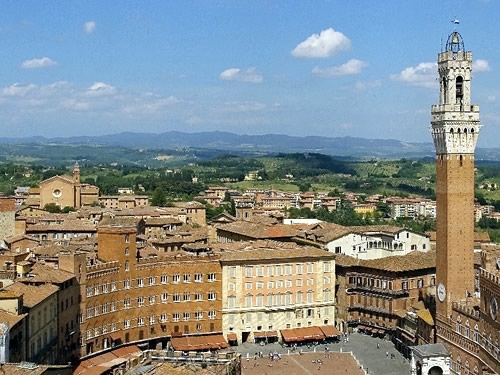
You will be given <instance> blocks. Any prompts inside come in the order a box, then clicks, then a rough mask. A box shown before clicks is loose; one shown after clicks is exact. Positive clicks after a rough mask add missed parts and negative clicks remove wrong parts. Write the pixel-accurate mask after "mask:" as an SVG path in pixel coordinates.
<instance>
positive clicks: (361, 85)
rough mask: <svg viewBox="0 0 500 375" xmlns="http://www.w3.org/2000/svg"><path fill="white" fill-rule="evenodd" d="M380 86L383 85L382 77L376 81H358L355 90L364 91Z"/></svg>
mask: <svg viewBox="0 0 500 375" xmlns="http://www.w3.org/2000/svg"><path fill="white" fill-rule="evenodd" d="M380 86H382V81H381V80H380V79H377V80H375V81H358V82H356V83H355V84H354V90H355V91H359V92H362V91H366V90H369V89H373V88H375V87H380Z"/></svg>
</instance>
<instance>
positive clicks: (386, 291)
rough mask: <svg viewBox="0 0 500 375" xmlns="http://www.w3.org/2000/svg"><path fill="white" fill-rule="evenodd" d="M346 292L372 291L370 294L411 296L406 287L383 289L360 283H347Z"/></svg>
mask: <svg viewBox="0 0 500 375" xmlns="http://www.w3.org/2000/svg"><path fill="white" fill-rule="evenodd" d="M346 293H347V294H352V293H370V294H375V295H386V296H387V295H389V296H392V297H408V296H409V292H408V290H405V289H401V290H392V289H382V288H377V287H375V286H369V285H360V284H347V286H346Z"/></svg>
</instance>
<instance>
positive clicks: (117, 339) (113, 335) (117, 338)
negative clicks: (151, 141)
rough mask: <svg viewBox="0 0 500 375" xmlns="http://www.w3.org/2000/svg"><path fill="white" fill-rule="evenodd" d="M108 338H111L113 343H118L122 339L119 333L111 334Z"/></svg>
mask: <svg viewBox="0 0 500 375" xmlns="http://www.w3.org/2000/svg"><path fill="white" fill-rule="evenodd" d="M109 337H111V340H113V341H119V340H121V339H122V335H120V333H119V332H113V333H112V334H111V335H109Z"/></svg>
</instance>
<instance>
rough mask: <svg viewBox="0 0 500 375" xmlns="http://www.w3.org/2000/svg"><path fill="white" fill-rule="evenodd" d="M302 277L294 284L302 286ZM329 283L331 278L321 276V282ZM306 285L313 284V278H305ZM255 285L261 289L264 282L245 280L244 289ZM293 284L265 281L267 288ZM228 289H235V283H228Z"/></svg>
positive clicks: (283, 281) (288, 281) (291, 283)
mask: <svg viewBox="0 0 500 375" xmlns="http://www.w3.org/2000/svg"><path fill="white" fill-rule="evenodd" d="M303 281H304V280H303V279H297V280H295V286H297V287H301V286H303ZM330 283H331V278H330V277H324V278H323V284H325V285H329V284H330ZM306 285H307V286H313V285H314V279H313V278H309V279H307V280H306ZM254 286H255V289H263V288H264V282H263V281H257V282H255V283H253V282H251V281H247V282H245V289H246V290H250V289H253V287H254ZM292 286H293V280H276V281H268V282H267V289H274V288H277V289H279V288H283V287H285V288H291V287H292ZM228 287H229V290H235V289H236V284H235V283H229V285H228Z"/></svg>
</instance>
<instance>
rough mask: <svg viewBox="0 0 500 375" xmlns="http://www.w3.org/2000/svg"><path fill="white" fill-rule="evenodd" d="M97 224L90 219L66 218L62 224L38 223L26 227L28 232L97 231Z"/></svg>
mask: <svg viewBox="0 0 500 375" xmlns="http://www.w3.org/2000/svg"><path fill="white" fill-rule="evenodd" d="M95 231H96V225H95V224H94V223H93V222H92V221H90V220H84V219H80V220H64V222H63V223H62V224H55V223H54V224H44V223H37V224H33V225H30V226H29V227H27V228H26V232H28V233H31V232H95Z"/></svg>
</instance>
